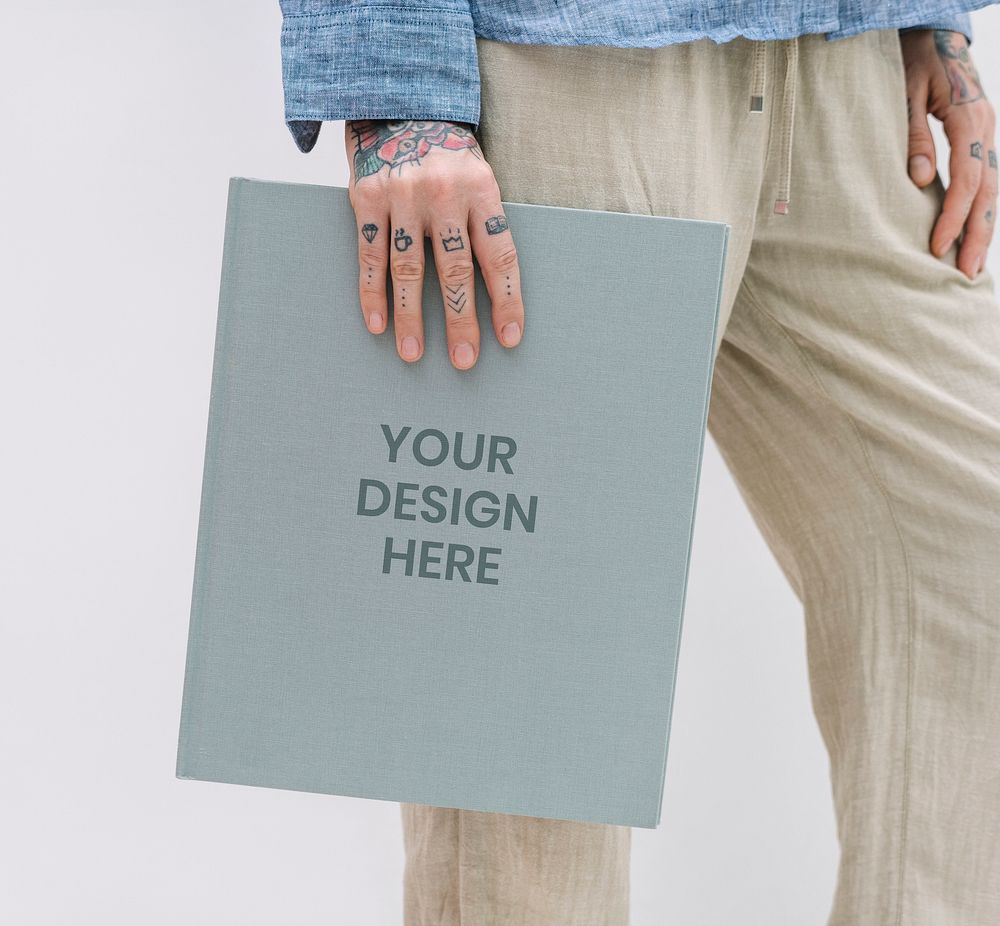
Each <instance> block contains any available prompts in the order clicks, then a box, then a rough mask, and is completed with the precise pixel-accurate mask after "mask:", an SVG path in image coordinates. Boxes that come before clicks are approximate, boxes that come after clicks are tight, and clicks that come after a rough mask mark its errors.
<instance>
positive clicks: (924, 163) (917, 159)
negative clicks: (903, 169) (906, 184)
mask: <svg viewBox="0 0 1000 926" xmlns="http://www.w3.org/2000/svg"><path fill="white" fill-rule="evenodd" d="M910 176H911V177H912V178H913V179H914V180H916V181H917V183H928V182H930V181H931V180H933V179H934V168H933V167H931V159H930V158H929V157H927V156H926V155H923V154H915V155H914V156H913V157H912V158H910Z"/></svg>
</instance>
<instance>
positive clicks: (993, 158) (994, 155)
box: [988, 148, 997, 170]
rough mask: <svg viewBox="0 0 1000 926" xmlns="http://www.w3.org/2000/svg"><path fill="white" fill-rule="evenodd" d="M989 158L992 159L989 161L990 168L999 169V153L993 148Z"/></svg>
mask: <svg viewBox="0 0 1000 926" xmlns="http://www.w3.org/2000/svg"><path fill="white" fill-rule="evenodd" d="M988 156H989V159H990V160H989V164H990V167H992V168H993V169H994V170H996V169H997V153H996V152H995V151H994V150H993V149H992V148H990V150H989V155H988Z"/></svg>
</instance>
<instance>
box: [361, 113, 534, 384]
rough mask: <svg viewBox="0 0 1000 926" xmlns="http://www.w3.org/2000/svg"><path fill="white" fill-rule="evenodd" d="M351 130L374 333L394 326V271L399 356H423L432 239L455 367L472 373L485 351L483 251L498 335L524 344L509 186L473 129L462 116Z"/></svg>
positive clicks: (367, 311) (364, 292)
mask: <svg viewBox="0 0 1000 926" xmlns="http://www.w3.org/2000/svg"><path fill="white" fill-rule="evenodd" d="M345 132H346V143H347V150H348V162H349V164H350V169H351V180H350V197H351V205H352V206H353V208H354V213H355V217H356V219H357V224H358V259H359V262H360V276H359V287H360V299H361V311H362V313H363V314H364V317H365V324H366V325H367V326H368V330H369V331H371V332H372V333H373V334H381V333H382V332H383V331H385V329H386V327H387V324H388V298H387V286H386V272H387V270H388V272H389V274H390V276H391V278H392V289H393V318H394V329H395V335H396V350H397V353H398V354H399V356H400V357H402V358H403V360H406V361H408V362H414V361H416V360H419V359H420V358H421V357H422V356H423V353H424V331H423V318H422V306H421V293H422V291H423V281H424V247H423V242H424V238H425V237H427V238H430V240H431V245H432V247H433V254H434V263H435V265H436V267H437V271H438V277H439V279H440V283H441V298H442V302H443V307H444V312H445V320H446V324H445V330H446V333H447V338H448V355H449V357H451V362H452V364H453V365H454V366H455V367H456V368H457V369H459V370H467V369H469V368H471V367H472V366H473V365H474V364H475V363H476V360H477V359H478V357H479V323H478V322H477V320H476V310H475V271H474V265H473V254H475V256H476V258H477V259H478V261H479V265H480V268H481V270H482V273H483V279H484V281H485V283H486V288H487V290H488V292H489V295H490V302H491V304H492V318H493V329H494V332H495V334H496V337H497V340H498V341H499V342H500V343H501V344H502V345H503V346H504V347H514V346H515V345H517V344H518V343H519V342H520V340H521V335H522V333H523V331H524V305H523V304H522V300H521V286H520V276H519V271H518V261H517V251H516V249H515V247H514V242H513V239H512V235H511V231H510V229H509V228H508V225H507V218H506V216H505V215H504V210H503V206H502V204H501V201H500V189H499V187H498V186H497V182H496V179H495V178H494V176H493V171H492V170H491V169H490V166H489V164H487V163H486V160H485V158H484V157H483V152H482V150H481V149H480V147H479V144H478V142H477V141H476V137H475V135H474V134H473V133H472V130H471V129H470V128H468V127H467V126H465V125H463V124H461V123H457V122H435V121H415V120H405V121H398V122H393V121H385V120H362V121H349V122H347V123H346V126H345Z"/></svg>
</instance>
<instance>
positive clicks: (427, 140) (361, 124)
mask: <svg viewBox="0 0 1000 926" xmlns="http://www.w3.org/2000/svg"><path fill="white" fill-rule="evenodd" d="M350 127H351V135H352V136H353V138H354V183H355V185H356V184H357V183H358V181H360V180H362V179H363V178H365V177H370V176H371V175H372V174H377V173H378V172H379V171H380V170H382V168H383V167H388V169H389V172H390V173H392V171H393V170H396V171H400V172H401V171H402V169H403V167H404V166H405V165H407V164H411V165H413V166H414V167H419V166H420V160H421V158H424V157H426V156H427V155H428V154H429V153H430V152H431V151H432V150H433V149H435V148H437V149H438V150H441V151H468V152H469V153H470V154H472V155H474V156H475V157H476V158H480V159H481V158H482V151H481V149H480V147H479V142H477V141H476V136H475V135H473V133H472V130H471V129H470V128H467V127H466V126H464V125H462V124H460V123H458V122H429V121H420V120H415V119H407V120H403V121H389V120H375V119H360V120H357V121H352V122H351V123H350Z"/></svg>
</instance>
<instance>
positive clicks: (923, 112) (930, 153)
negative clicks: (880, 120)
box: [906, 90, 937, 187]
mask: <svg viewBox="0 0 1000 926" xmlns="http://www.w3.org/2000/svg"><path fill="white" fill-rule="evenodd" d="M926 101H927V92H926V90H925V91H924V92H923V93H915V94H913V95H912V96H911V97H910V114H909V118H910V131H909V145H908V151H907V156H906V157H907V166H908V168H909V172H910V179H911V180H912V181H913V182H914V183H915V184H916V185H917V186H919V187H925V186H927V184H928V183H930V182H931V181H932V180H933V179H934V176H935V174H936V173H937V159H936V157H935V155H934V136H933V135H931V129H930V126H929V125H928V124H927V102H926Z"/></svg>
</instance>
